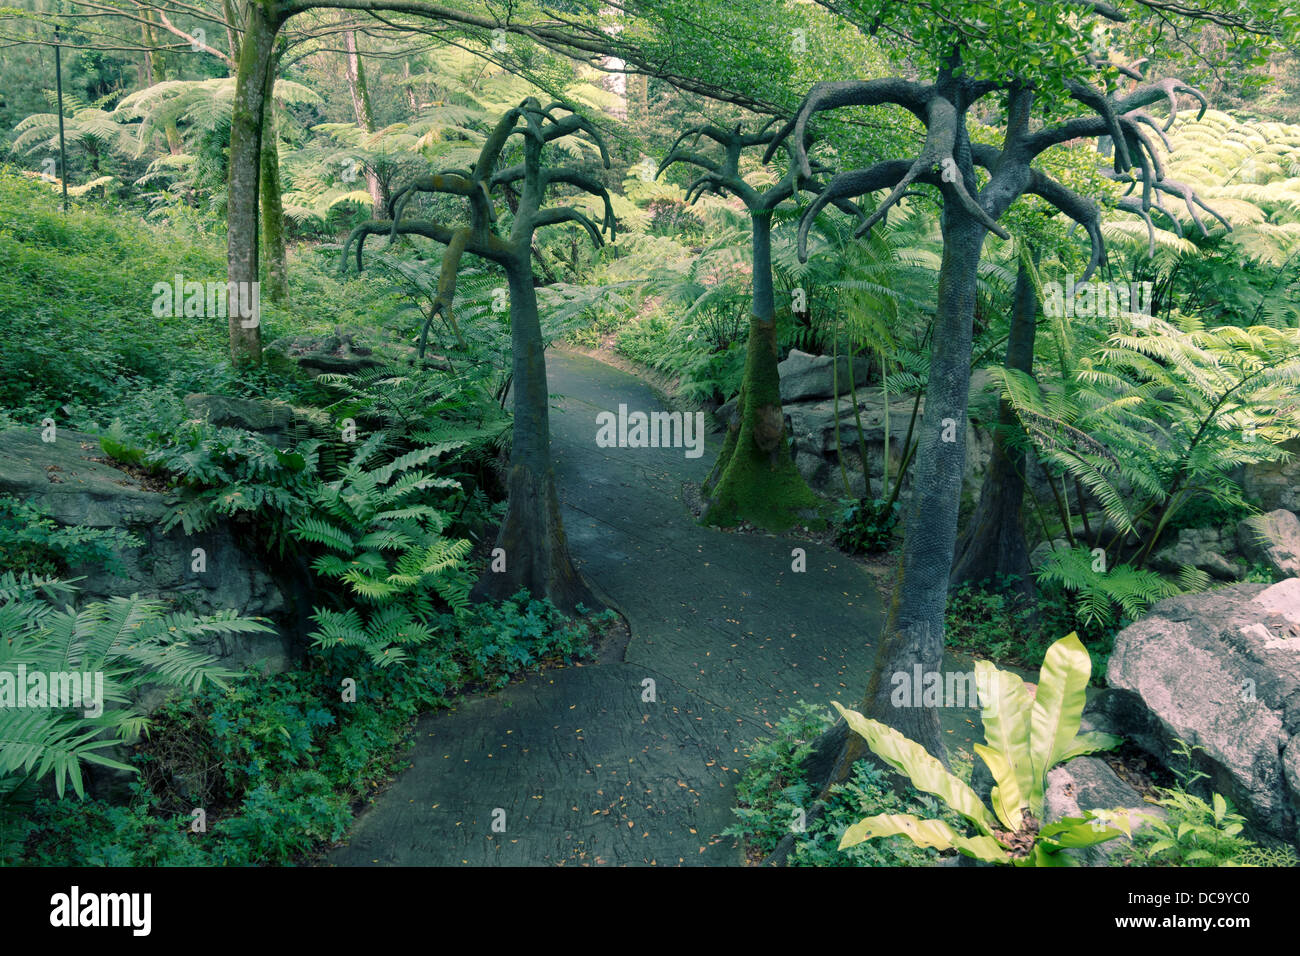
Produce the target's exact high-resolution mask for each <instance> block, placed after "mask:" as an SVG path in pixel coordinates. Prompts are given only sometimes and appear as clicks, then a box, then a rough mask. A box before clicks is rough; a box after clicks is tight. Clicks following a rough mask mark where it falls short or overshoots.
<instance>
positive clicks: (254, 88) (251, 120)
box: [226, 2, 278, 365]
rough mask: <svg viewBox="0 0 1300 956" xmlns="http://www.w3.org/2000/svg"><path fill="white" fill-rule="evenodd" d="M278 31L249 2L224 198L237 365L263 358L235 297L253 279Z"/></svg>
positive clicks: (256, 333)
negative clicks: (265, 118) (266, 111)
mask: <svg viewBox="0 0 1300 956" xmlns="http://www.w3.org/2000/svg"><path fill="white" fill-rule="evenodd" d="M277 30H278V24H276V23H273V22H272V21H271V20H270V19H269V18H268V16H267V9H266V8H264V7H263V5H262V3H260V2H252V3H249V4H248V7H247V15H246V17H245V20H244V36H243V40H242V42H241V45H240V56H239V69H238V71H237V72H236V74H235V101H234V109H233V111H232V113H231V116H230V178H229V186H228V189H227V197H226V277H227V279H228V281H229V282H230V286H229V289H230V295H229V300H228V306H227V316H228V318H229V323H230V358H231V361H232V362H234V364H236V365H248V364H253V365H256V364H259V363H260V362H261V361H262V334H261V327H260V319H256V320H255V319H253V318H246V317H243V316H242V315H241V313H240V307H239V306H240V303H239V299H240V289H241V288H242V289H244V290H251V289H252V288H253V283H255V282H256V281H257V265H258V255H257V253H258V231H259V230H258V222H257V219H258V198H259V196H260V181H261V159H262V107H263V102H264V100H265V97H266V85H267V74H268V73H269V72H271V63H272V60H273V59H274V56H273V48H274V45H275V34H276V32H277ZM250 295H251V292H250V291H245V292H244V296H245V301H249V298H248V297H249V296H250Z"/></svg>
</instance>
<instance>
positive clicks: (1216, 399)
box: [993, 315, 1300, 606]
mask: <svg viewBox="0 0 1300 956" xmlns="http://www.w3.org/2000/svg"><path fill="white" fill-rule="evenodd" d="M1051 320H1052V322H1053V336H1054V341H1055V342H1056V343H1057V344H1056V345H1055V349H1056V352H1057V359H1058V363H1059V370H1060V380H1059V382H1058V383H1054V384H1052V385H1051V386H1050V387H1049V386H1046V385H1045V383H1044V382H1042V381H1035V380H1034V379H1032V378H1030V377H1029V376H1026V375H1024V374H1023V373H1020V372H1016V371H1011V370H1007V369H995V370H993V377H994V379H995V380H996V381H997V382H998V383H999V384H1000V385H1001V387H1002V394H1003V396H1004V397H1005V398H1006V399H1007V401H1009V402H1010V403H1011V404H1012V406H1013V407H1014V408H1015V410H1016V412H1017V414H1018V415H1019V418H1020V421H1021V424H1022V425H1023V426H1024V428H1025V431H1026V432H1027V433H1028V434H1029V436H1030V437H1031V439H1032V440H1033V442H1034V444H1035V446H1036V448H1037V451H1038V454H1039V456H1040V458H1041V459H1042V460H1043V461H1044V462H1045V463H1048V464H1050V465H1052V466H1054V467H1055V468H1056V469H1058V470H1059V471H1060V472H1062V473H1064V474H1068V475H1070V476H1071V477H1072V478H1074V479H1075V480H1077V481H1078V482H1079V483H1080V484H1081V486H1082V487H1083V488H1086V489H1087V490H1088V491H1089V492H1091V493H1092V494H1093V495H1094V496H1095V497H1096V498H1097V499H1098V500H1099V501H1100V503H1101V506H1102V508H1103V510H1104V513H1105V517H1106V519H1107V521H1108V522H1109V523H1110V524H1111V525H1112V526H1113V527H1114V528H1116V529H1118V532H1117V534H1116V535H1115V536H1114V539H1113V540H1111V541H1109V542H1103V543H1102V544H1103V546H1104V548H1105V550H1106V551H1107V553H1108V555H1113V554H1115V553H1117V552H1118V550H1119V549H1120V548H1121V544H1122V543H1125V542H1132V541H1136V542H1137V544H1136V545H1132V544H1124V546H1125V547H1128V548H1129V549H1130V550H1132V549H1133V548H1136V556H1135V563H1134V567H1135V568H1136V569H1139V570H1140V569H1141V568H1142V566H1143V565H1144V564H1145V562H1146V559H1147V558H1148V557H1149V555H1150V554H1151V553H1152V552H1153V551H1154V549H1155V547H1156V545H1157V543H1158V542H1159V541H1160V540H1161V539H1162V536H1163V535H1164V534H1165V532H1166V531H1167V530H1168V528H1169V526H1170V522H1171V521H1172V520H1174V519H1175V518H1176V517H1177V515H1178V513H1179V512H1180V511H1181V510H1182V508H1183V507H1184V506H1185V505H1187V504H1188V503H1189V502H1191V501H1194V500H1199V501H1202V502H1203V501H1204V500H1205V499H1207V498H1208V499H1212V500H1214V501H1215V502H1217V503H1218V506H1219V507H1220V508H1221V509H1224V510H1226V511H1232V510H1240V509H1242V508H1244V507H1245V502H1244V500H1243V499H1242V497H1241V489H1240V487H1239V486H1238V484H1237V483H1236V482H1235V481H1234V480H1233V476H1234V473H1235V472H1236V470H1237V469H1239V468H1241V467H1242V466H1246V465H1251V464H1259V463H1263V462H1270V461H1278V460H1284V459H1286V458H1287V457H1288V452H1287V451H1286V450H1285V449H1284V448H1283V447H1281V446H1282V444H1283V443H1284V442H1286V441H1288V440H1290V439H1291V438H1294V437H1296V436H1298V435H1300V410H1298V409H1297V408H1296V406H1295V403H1294V400H1293V396H1294V391H1295V388H1296V385H1297V384H1298V383H1300V338H1298V337H1297V333H1296V331H1295V330H1294V329H1286V330H1279V329H1273V328H1270V327H1268V326H1254V327H1251V328H1245V329H1243V328H1237V327H1234V326H1225V327H1221V328H1215V329H1206V328H1204V327H1202V325H1201V324H1200V323H1199V322H1198V321H1196V320H1194V319H1190V318H1184V319H1182V320H1181V321H1180V322H1179V323H1178V324H1177V325H1175V324H1173V323H1171V322H1165V321H1163V320H1160V319H1156V318H1152V317H1148V316H1140V315H1132V316H1118V317H1115V319H1114V320H1113V322H1112V331H1111V333H1110V334H1109V336H1108V337H1107V338H1106V340H1105V341H1104V342H1101V343H1097V344H1091V345H1090V344H1088V343H1087V342H1086V340H1085V341H1084V342H1082V343H1081V342H1080V341H1079V339H1078V338H1077V337H1076V331H1075V330H1074V329H1073V328H1072V327H1071V325H1070V321H1069V319H1068V318H1067V317H1066V316H1064V315H1056V316H1053V317H1051ZM1081 348H1086V349H1087V350H1088V354H1087V355H1085V356H1084V357H1081V358H1075V357H1074V355H1075V353H1076V352H1077V351H1078V350H1080V349H1081ZM1067 560H1073V559H1067ZM1110 560H1112V561H1113V558H1112V559H1110ZM1118 570H1119V568H1118V567H1117V568H1116V569H1115V571H1118ZM1112 573H1113V572H1112ZM1153 587H1154V585H1153V584H1152V585H1147V584H1144V583H1142V582H1139V581H1137V580H1135V579H1134V580H1129V581H1128V582H1126V583H1125V586H1124V587H1122V588H1117V589H1116V595H1117V597H1119V596H1122V595H1124V594H1134V595H1136V596H1137V597H1139V598H1141V597H1142V596H1143V594H1144V593H1145V594H1146V595H1148V596H1149V595H1150V594H1151V593H1152V590H1151V589H1152V588H1153ZM1135 606H1136V605H1135Z"/></svg>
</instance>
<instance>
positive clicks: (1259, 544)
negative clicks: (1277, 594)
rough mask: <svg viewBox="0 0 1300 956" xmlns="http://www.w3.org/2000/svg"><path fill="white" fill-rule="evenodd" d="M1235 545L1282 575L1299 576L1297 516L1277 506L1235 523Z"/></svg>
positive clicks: (1298, 524) (1299, 535)
mask: <svg viewBox="0 0 1300 956" xmlns="http://www.w3.org/2000/svg"><path fill="white" fill-rule="evenodd" d="M1237 545H1238V547H1240V548H1241V553H1242V554H1244V555H1245V556H1246V557H1248V558H1250V559H1251V560H1252V561H1255V562H1256V563H1257V564H1262V565H1264V566H1265V567H1267V568H1269V569H1271V570H1272V571H1273V572H1274V573H1275V574H1277V575H1279V576H1281V577H1287V578H1292V577H1300V518H1297V517H1296V516H1295V514H1294V513H1293V512H1290V511H1285V510H1283V509H1281V508H1278V509H1277V510H1275V511H1270V512H1269V513H1268V514H1263V515H1256V516H1254V517H1252V518H1247V519H1246V520H1244V521H1242V522H1241V524H1239V525H1238V526H1237Z"/></svg>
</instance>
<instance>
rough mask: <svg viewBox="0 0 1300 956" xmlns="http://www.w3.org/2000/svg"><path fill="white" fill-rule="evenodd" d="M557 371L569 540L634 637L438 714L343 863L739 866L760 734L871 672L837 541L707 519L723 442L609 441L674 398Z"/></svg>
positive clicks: (870, 589)
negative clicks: (707, 480) (600, 439)
mask: <svg viewBox="0 0 1300 956" xmlns="http://www.w3.org/2000/svg"><path fill="white" fill-rule="evenodd" d="M547 363H548V367H549V370H550V371H549V378H550V386H551V391H552V392H553V393H558V394H559V396H562V397H560V398H558V399H557V400H555V401H553V404H552V412H551V430H552V450H553V454H554V458H555V464H556V474H557V478H558V481H559V488H560V497H561V500H562V501H563V506H564V523H565V530H566V532H567V534H568V537H569V545H570V548H571V551H572V554H573V556H574V559H575V560H576V562H577V563H578V564H579V566H580V567H581V569H582V571H583V573H584V574H585V575H586V576H587V578H588V579H589V580H590V581H592V582H593V583H594V584H595V585H596V587H597V588H598V590H599V592H600V593H601V594H602V595H603V596H604V597H605V599H606V600H608V601H609V602H610V603H611V604H613V605H614V606H616V607H617V608H618V610H620V611H621V612H622V613H623V614H624V615H625V616H626V618H627V621H628V623H629V624H630V625H631V632H632V635H631V640H630V643H629V644H628V646H627V648H626V650H625V651H623V652H621V653H619V652H618V651H615V652H614V653H613V654H607V655H606V659H604V660H602V661H601V662H600V663H598V664H588V665H585V666H580V667H567V668H562V669H555V670H549V671H546V672H545V673H542V674H535V675H532V676H530V677H529V678H528V679H526V680H524V681H523V682H521V683H517V684H512V685H510V686H509V687H507V688H505V689H503V690H501V691H500V692H498V693H495V694H491V695H485V696H479V697H474V698H472V699H465V700H463V701H461V702H460V703H459V704H458V705H457V706H456V707H455V708H454V709H451V710H448V711H444V712H441V713H437V714H432V715H428V716H426V717H424V718H422V719H421V720H420V722H419V724H418V728H417V731H416V735H417V742H416V746H415V749H414V750H413V751H412V753H411V757H410V759H411V760H412V764H413V765H412V767H411V768H410V769H409V770H407V771H406V772H405V773H403V774H402V775H401V776H400V777H399V778H398V779H397V780H396V781H394V783H393V785H392V786H391V787H390V788H389V789H388V790H387V791H386V792H384V793H383V794H382V795H381V796H380V797H379V798H377V799H376V801H375V804H374V806H373V807H371V808H369V809H368V810H367V811H366V812H365V813H364V814H362V815H361V816H360V818H359V819H358V820H357V822H356V824H355V826H354V828H353V830H352V832H351V834H350V835H349V837H348V841H349V842H348V843H347V844H346V845H345V846H342V847H340V848H338V849H336V850H334V851H332V852H331V853H330V854H329V856H328V857H327V858H326V861H325V862H326V863H327V864H334V865H340V866H350V865H357V866H370V865H388V866H392V865H398V866H405V865H433V866H439V865H453V866H454V865H462V864H468V865H479V866H482V865H557V864H567V865H574V864H578V865H581V864H631V865H636V864H655V865H660V866H664V865H678V864H683V863H685V864H712V865H734V864H740V863H741V862H742V856H741V850H740V848H739V847H738V846H737V843H736V841H735V840H733V839H731V838H729V837H721V836H719V833H720V831H721V830H722V829H723V828H725V827H727V826H729V825H730V824H731V823H732V822H733V820H734V817H733V815H732V813H731V809H730V808H731V807H732V805H733V803H734V787H735V783H736V781H737V780H738V779H739V775H740V772H741V770H742V769H743V767H744V758H743V754H744V752H745V750H746V746H747V744H748V743H749V742H750V741H751V740H753V738H755V737H756V736H758V735H761V734H763V733H764V732H765V731H767V730H768V727H769V725H770V724H771V723H775V721H776V720H777V719H778V717H779V716H780V715H781V714H782V713H783V712H784V711H785V709H786V708H788V707H789V706H790V705H792V704H794V703H796V702H797V701H799V700H801V699H803V698H805V697H807V698H809V699H811V700H813V701H815V702H817V703H820V704H825V703H826V702H827V701H828V700H829V699H831V698H833V697H838V698H841V699H844V700H849V699H854V698H855V697H856V692H857V691H858V690H860V687H861V684H862V682H863V680H864V679H865V675H866V673H867V668H868V667H869V665H870V659H871V649H870V648H869V647H868V645H867V641H868V640H869V639H870V638H871V635H872V634H873V633H874V632H875V628H876V625H877V624H878V621H879V615H880V607H879V600H878V597H877V593H876V590H875V587H874V585H873V583H872V581H871V580H870V578H869V577H868V576H867V574H866V572H865V571H863V570H862V569H861V568H860V567H859V566H857V565H856V564H855V563H854V562H853V561H851V560H849V559H848V558H846V557H845V556H844V555H842V554H840V553H839V552H837V551H834V550H830V549H827V548H822V547H817V546H815V545H810V544H806V543H804V542H798V541H787V540H784V539H781V538H776V537H769V536H765V535H756V534H729V533H725V532H721V531H717V530H714V529H711V528H705V527H702V526H700V525H698V524H697V523H696V522H695V521H694V519H693V518H692V516H691V514H690V510H689V508H688V507H687V505H686V503H685V502H684V501H683V497H682V484H683V482H685V481H695V482H699V481H701V480H703V478H704V477H705V476H706V475H707V473H708V469H709V467H710V465H711V463H712V460H713V456H714V455H715V454H716V453H717V451H718V449H719V447H720V445H721V441H720V436H719V435H717V434H710V435H709V437H708V440H707V441H706V444H705V454H704V455H703V457H701V458H696V459H690V458H687V457H685V454H684V451H683V450H682V449H657V448H600V447H597V445H596V442H595V436H596V431H597V426H596V415H597V413H598V412H600V411H603V410H612V411H617V409H618V406H619V405H620V404H625V405H627V406H628V409H629V411H637V410H640V411H645V412H650V411H653V410H659V409H663V408H664V405H663V404H662V402H661V401H660V400H659V398H658V397H657V396H656V394H655V392H654V391H653V390H652V389H651V388H650V387H649V386H648V385H646V384H645V383H644V382H642V381H641V380H640V379H638V378H636V377H634V376H632V375H630V374H628V373H627V372H624V371H620V370H618V369H615V368H612V367H610V366H609V365H606V364H604V363H601V362H598V361H596V360H594V359H590V358H587V357H585V356H581V355H575V354H573V353H568V352H558V351H551V352H549V353H548V356H547ZM794 547H803V548H805V549H806V551H807V570H806V571H804V572H802V573H796V572H794V571H792V561H793V559H792V557H791V550H792V548H794ZM611 657H612V658H613V659H609V658H611ZM647 680H652V681H653V682H654V684H653V690H654V695H653V696H654V700H653V701H649V700H647V699H645V698H647V697H649V696H650V695H649V694H648V693H647V691H648V689H649V685H648V684H647V683H646V681H647ZM498 809H500V810H504V811H505V813H504V826H505V830H504V832H495V831H494V829H493V822H494V818H495V819H496V820H498V821H500V820H501V814H499V813H495V814H494V811H496V810H498ZM498 829H499V823H498Z"/></svg>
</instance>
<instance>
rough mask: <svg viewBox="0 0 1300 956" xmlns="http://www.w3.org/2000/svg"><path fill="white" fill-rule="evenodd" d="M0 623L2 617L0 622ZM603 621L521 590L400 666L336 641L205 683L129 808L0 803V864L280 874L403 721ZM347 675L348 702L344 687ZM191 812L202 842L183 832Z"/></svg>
mask: <svg viewBox="0 0 1300 956" xmlns="http://www.w3.org/2000/svg"><path fill="white" fill-rule="evenodd" d="M3 613H5V612H4V611H3V610H0V614H3ZM611 617H612V615H611V614H610V613H609V612H606V613H605V614H601V615H596V616H592V617H589V618H585V619H579V620H572V619H569V618H566V617H565V616H564V615H562V614H560V613H559V612H558V611H556V609H555V608H554V607H553V606H551V605H549V604H547V603H546V602H539V601H535V600H532V599H530V598H529V597H528V595H527V594H526V593H520V594H519V595H516V596H515V597H514V598H511V599H510V600H508V601H505V602H502V604H500V605H499V606H493V605H476V606H474V607H472V608H470V609H469V610H468V611H467V612H466V613H465V614H464V615H462V616H461V617H459V618H453V617H452V616H451V615H449V614H444V615H442V616H440V617H439V619H438V620H437V622H436V624H437V626H436V627H435V628H434V630H435V632H436V634H437V638H438V639H437V640H436V641H434V642H432V643H426V644H421V645H418V646H415V647H412V648H411V650H410V658H409V659H408V660H407V661H406V662H405V664H404V666H402V667H381V666H377V665H376V664H375V663H374V662H373V661H372V660H371V658H370V656H369V655H368V654H366V653H364V652H363V651H359V650H356V649H353V648H347V647H339V648H334V649H331V650H326V651H322V652H319V653H315V654H313V655H312V656H310V657H309V658H308V659H307V661H306V662H305V663H304V665H303V666H302V667H300V668H298V669H295V670H291V671H287V672H285V673H282V674H277V675H273V676H266V675H261V676H259V677H258V678H257V679H255V680H240V681H236V682H233V683H231V684H230V685H229V686H228V687H225V688H219V687H216V686H215V685H213V686H208V685H204V686H203V687H201V688H200V689H199V692H198V693H197V694H196V695H194V696H192V697H185V698H173V699H172V700H169V701H168V702H167V703H165V704H164V705H163V707H162V708H161V709H160V710H159V711H158V712H157V713H156V714H155V715H154V717H153V719H152V721H151V724H152V727H151V731H150V734H149V738H148V740H147V741H143V742H141V744H139V745H138V746H137V748H136V753H135V755H134V756H133V758H132V760H133V763H135V765H136V766H138V767H139V769H140V771H141V778H142V783H141V784H140V785H139V786H137V788H136V789H135V790H134V795H133V796H132V798H131V800H130V801H129V804H128V805H127V806H125V807H114V806H111V805H109V804H107V803H105V802H103V801H101V800H97V799H88V800H86V801H85V802H84V803H81V804H79V806H78V808H77V809H75V810H74V809H72V808H71V807H70V805H69V802H67V801H53V800H38V801H36V802H35V803H34V804H33V805H30V806H27V805H21V804H19V803H17V802H16V801H8V802H5V801H0V865H14V864H17V863H25V864H32V865H43V866H68V865H76V866H99V865H113V866H127V865H130V866H151V865H185V866H193V865H218V866H221V865H253V864H256V865H286V864H294V863H299V862H302V861H303V859H304V857H305V856H306V855H308V854H310V853H311V852H313V851H315V850H316V849H318V848H320V847H321V846H322V845H325V844H328V843H330V842H333V841H336V840H337V839H339V838H340V837H341V836H342V834H343V832H344V830H345V829H346V827H347V825H348V823H349V822H350V820H351V816H352V809H353V808H354V807H355V806H356V805H357V804H358V803H359V802H360V801H362V800H364V799H367V798H368V797H369V796H370V795H371V794H372V793H373V791H374V789H375V788H376V787H377V786H378V785H379V783H380V781H383V780H386V779H387V778H388V777H389V776H390V775H391V774H392V773H394V772H395V771H397V770H398V769H400V768H401V756H402V752H403V749H404V744H409V730H410V726H411V723H412V721H413V720H414V719H415V717H417V716H418V715H419V714H420V713H422V712H424V711H426V710H429V709H431V708H437V707H444V706H446V705H447V704H448V702H449V699H450V698H451V697H452V696H453V695H454V694H456V693H458V692H460V691H464V690H466V689H469V688H472V687H474V686H479V685H490V686H496V687H499V686H503V685H504V684H505V683H506V682H507V681H508V680H509V679H510V678H511V676H512V675H513V674H515V673H518V672H519V671H522V670H525V669H536V668H538V667H541V666H543V665H544V664H553V663H559V662H561V661H563V660H566V659H567V658H569V657H571V656H576V655H580V654H585V653H587V652H588V651H589V649H590V640H591V635H592V632H593V628H596V627H600V626H602V625H604V624H605V623H607V622H608V621H609V620H610V619H611ZM345 678H347V679H351V680H353V681H355V689H356V697H355V700H354V701H353V700H350V699H345V695H344V694H343V693H342V691H343V687H344V685H343V681H344V679H345ZM195 806H202V807H204V808H205V809H206V810H207V811H208V813H207V818H208V819H207V822H208V832H206V833H193V832H189V825H190V823H191V822H192V819H191V817H190V816H189V811H190V809H191V808H192V807H195Z"/></svg>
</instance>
